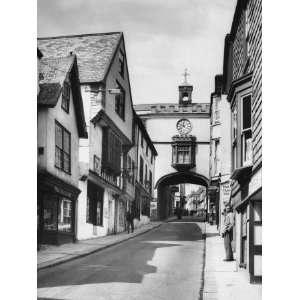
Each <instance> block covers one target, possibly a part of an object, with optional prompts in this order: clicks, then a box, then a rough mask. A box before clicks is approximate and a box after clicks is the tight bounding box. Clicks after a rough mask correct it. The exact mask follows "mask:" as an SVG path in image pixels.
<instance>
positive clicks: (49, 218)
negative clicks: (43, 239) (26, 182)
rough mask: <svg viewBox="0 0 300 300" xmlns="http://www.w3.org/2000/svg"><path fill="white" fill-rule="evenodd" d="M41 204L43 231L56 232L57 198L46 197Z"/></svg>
mask: <svg viewBox="0 0 300 300" xmlns="http://www.w3.org/2000/svg"><path fill="white" fill-rule="evenodd" d="M43 202H44V203H43V207H44V213H43V218H44V229H45V230H49V231H57V198H56V197H51V196H48V195H47V196H45V197H44V201H43Z"/></svg>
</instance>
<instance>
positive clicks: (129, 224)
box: [126, 210, 134, 233]
mask: <svg viewBox="0 0 300 300" xmlns="http://www.w3.org/2000/svg"><path fill="white" fill-rule="evenodd" d="M133 220H134V216H133V213H132V212H131V211H130V210H127V213H126V221H127V230H128V233H130V227H131V232H134V222H133Z"/></svg>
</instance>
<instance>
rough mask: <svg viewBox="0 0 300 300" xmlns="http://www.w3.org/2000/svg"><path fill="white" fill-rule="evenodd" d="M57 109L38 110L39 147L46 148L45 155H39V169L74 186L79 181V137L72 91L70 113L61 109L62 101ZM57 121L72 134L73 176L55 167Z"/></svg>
mask: <svg viewBox="0 0 300 300" xmlns="http://www.w3.org/2000/svg"><path fill="white" fill-rule="evenodd" d="M61 98H62V97H61V96H60V97H59V100H58V102H57V104H56V106H55V107H53V108H48V109H44V108H42V109H38V131H37V140H38V143H37V144H38V145H37V146H38V147H44V154H43V155H38V169H45V170H47V171H48V172H49V173H51V174H53V175H54V176H56V177H59V178H61V179H62V180H64V181H65V182H68V183H70V184H72V185H74V186H78V180H79V165H78V160H79V152H78V151H79V150H78V149H79V136H78V129H77V122H76V116H75V109H74V102H73V95H72V91H70V107H69V113H66V112H65V111H64V110H63V109H62V108H61V100H62V99H61ZM55 120H56V121H58V122H59V123H60V124H61V125H62V126H63V127H64V128H66V129H67V130H68V131H69V132H70V133H71V175H70V174H67V173H65V172H64V171H62V170H60V169H58V168H56V167H55Z"/></svg>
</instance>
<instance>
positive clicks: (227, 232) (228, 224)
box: [222, 203, 234, 261]
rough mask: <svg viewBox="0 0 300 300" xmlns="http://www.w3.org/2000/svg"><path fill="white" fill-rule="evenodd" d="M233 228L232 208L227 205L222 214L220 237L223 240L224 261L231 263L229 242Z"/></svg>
mask: <svg viewBox="0 0 300 300" xmlns="http://www.w3.org/2000/svg"><path fill="white" fill-rule="evenodd" d="M233 226H234V215H233V212H232V207H231V205H230V204H229V203H228V204H226V206H225V214H224V224H223V230H222V237H223V238H224V247H225V253H226V258H225V259H224V261H232V260H233V253H232V247H231V242H232V238H233Z"/></svg>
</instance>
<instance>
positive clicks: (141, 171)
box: [139, 156, 144, 184]
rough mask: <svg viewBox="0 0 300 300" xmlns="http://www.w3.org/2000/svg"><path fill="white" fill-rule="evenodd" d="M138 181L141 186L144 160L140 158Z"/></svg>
mask: <svg viewBox="0 0 300 300" xmlns="http://www.w3.org/2000/svg"><path fill="white" fill-rule="evenodd" d="M139 181H140V183H141V184H143V181H144V159H143V157H142V156H140V169H139Z"/></svg>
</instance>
